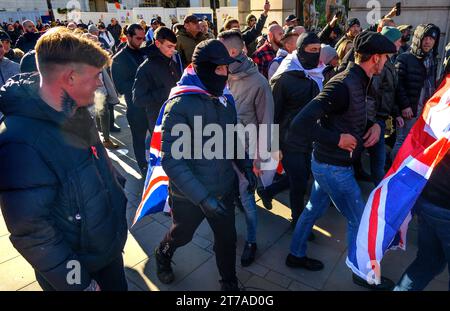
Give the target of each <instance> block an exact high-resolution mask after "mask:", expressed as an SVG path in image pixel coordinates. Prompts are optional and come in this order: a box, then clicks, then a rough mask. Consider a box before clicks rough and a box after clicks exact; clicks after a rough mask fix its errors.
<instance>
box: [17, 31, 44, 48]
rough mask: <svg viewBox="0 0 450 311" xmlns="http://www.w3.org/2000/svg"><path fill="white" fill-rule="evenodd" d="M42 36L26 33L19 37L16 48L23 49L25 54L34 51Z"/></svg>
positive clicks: (35, 33) (36, 33)
mask: <svg viewBox="0 0 450 311" xmlns="http://www.w3.org/2000/svg"><path fill="white" fill-rule="evenodd" d="M40 36H41V34H40V33H38V32H27V33H24V34H23V35H21V36H20V37H19V39H17V42H16V48H18V49H21V50H22V52H24V53H27V52H28V51H31V50H34V47H35V45H36V42H37V41H38V40H39V38H40Z"/></svg>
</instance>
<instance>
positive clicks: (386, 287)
mask: <svg viewBox="0 0 450 311" xmlns="http://www.w3.org/2000/svg"><path fill="white" fill-rule="evenodd" d="M352 278H353V283H355V284H356V285H359V286H362V287H365V288H368V289H370V290H373V291H392V290H393V289H394V287H395V283H394V282H393V281H392V280H390V279H388V278H385V277H383V276H382V277H381V283H380V284H378V285H376V284H369V283H367V281H366V280H364V279H363V278H361V277H359V276H357V275H356V274H354V273H353V275H352Z"/></svg>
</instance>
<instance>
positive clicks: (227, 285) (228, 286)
mask: <svg viewBox="0 0 450 311" xmlns="http://www.w3.org/2000/svg"><path fill="white" fill-rule="evenodd" d="M219 282H220V290H221V291H224V292H238V291H240V288H239V286H238V282H237V281H234V282H227V281H219Z"/></svg>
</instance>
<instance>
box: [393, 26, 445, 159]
mask: <svg viewBox="0 0 450 311" xmlns="http://www.w3.org/2000/svg"><path fill="white" fill-rule="evenodd" d="M440 34H441V32H440V30H439V28H438V27H437V26H436V25H433V24H427V25H424V24H422V25H419V26H417V28H416V30H415V32H414V38H413V41H412V45H411V51H409V52H406V53H403V54H401V55H399V56H398V57H397V62H396V64H395V67H396V70H397V73H398V88H397V100H396V103H397V105H399V107H398V109H399V110H400V111H401V115H402V117H403V119H404V121H405V122H404V123H405V124H404V126H403V127H402V128H397V138H396V141H395V146H394V148H393V150H392V159H394V158H395V156H396V155H397V153H398V150H399V149H400V147H401V146H402V144H403V142H404V141H405V138H406V136H408V133H409V131H410V130H411V128H412V127H413V125H414V124H415V123H416V121H417V118H418V117H419V116H420V115H421V114H422V109H423V106H424V104H425V103H426V102H427V101H428V99H429V98H430V97H431V95H433V93H434V91H435V89H436V80H437V67H438V62H437V55H438V47H439V37H440Z"/></svg>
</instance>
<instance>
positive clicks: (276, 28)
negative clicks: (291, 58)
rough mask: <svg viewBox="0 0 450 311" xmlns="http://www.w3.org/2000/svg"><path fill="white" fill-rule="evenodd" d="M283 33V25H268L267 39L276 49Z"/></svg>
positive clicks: (279, 45) (279, 44)
mask: <svg viewBox="0 0 450 311" xmlns="http://www.w3.org/2000/svg"><path fill="white" fill-rule="evenodd" d="M283 35H284V31H283V27H281V26H280V25H276V24H274V25H271V26H270V27H269V34H268V40H269V42H270V43H271V44H272V47H273V48H274V49H275V50H278V49H279V48H280V47H281V39H282V38H283Z"/></svg>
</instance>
